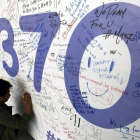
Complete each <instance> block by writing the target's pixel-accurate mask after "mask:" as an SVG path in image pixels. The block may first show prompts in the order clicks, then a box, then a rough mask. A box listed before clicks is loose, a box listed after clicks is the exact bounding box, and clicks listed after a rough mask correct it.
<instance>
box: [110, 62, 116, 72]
mask: <svg viewBox="0 0 140 140" xmlns="http://www.w3.org/2000/svg"><path fill="white" fill-rule="evenodd" d="M114 66H115V61H113V60H112V62H111V64H110V69H109V73H111V72H112V71H113V69H114Z"/></svg>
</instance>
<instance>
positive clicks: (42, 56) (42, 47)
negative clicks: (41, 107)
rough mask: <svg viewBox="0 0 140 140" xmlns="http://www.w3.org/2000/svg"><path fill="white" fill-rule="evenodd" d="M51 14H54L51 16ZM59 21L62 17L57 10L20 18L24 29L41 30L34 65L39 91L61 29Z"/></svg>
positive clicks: (25, 30)
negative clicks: (53, 44)
mask: <svg viewBox="0 0 140 140" xmlns="http://www.w3.org/2000/svg"><path fill="white" fill-rule="evenodd" d="M50 14H51V15H53V16H51V17H50ZM29 23H32V27H30V26H29V25H30V24H29ZM59 23H60V18H59V16H58V14H57V13H55V12H51V13H44V14H37V15H28V16H22V17H21V18H20V22H19V24H20V28H21V30H22V31H24V32H41V38H40V41H39V43H38V48H37V52H36V57H35V65H34V87H35V89H36V90H37V91H38V92H40V90H41V80H42V74H43V69H44V64H45V60H46V57H47V54H48V51H49V48H50V45H51V43H52V40H53V38H54V36H55V35H56V33H57V31H58V29H59V26H60V24H59ZM25 27H26V28H25Z"/></svg>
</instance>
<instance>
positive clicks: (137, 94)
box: [132, 91, 140, 97]
mask: <svg viewBox="0 0 140 140" xmlns="http://www.w3.org/2000/svg"><path fill="white" fill-rule="evenodd" d="M132 95H133V96H134V97H140V91H134V92H133V93H132Z"/></svg>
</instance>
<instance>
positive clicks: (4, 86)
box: [0, 79, 12, 97]
mask: <svg viewBox="0 0 140 140" xmlns="http://www.w3.org/2000/svg"><path fill="white" fill-rule="evenodd" d="M11 87H12V85H11V84H10V83H9V82H8V81H5V80H3V79H0V96H2V97H4V96H5V94H6V93H7V90H8V89H10V88H11Z"/></svg>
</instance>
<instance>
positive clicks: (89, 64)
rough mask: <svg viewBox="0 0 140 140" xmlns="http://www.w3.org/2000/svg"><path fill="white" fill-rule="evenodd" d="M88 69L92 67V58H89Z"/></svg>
mask: <svg viewBox="0 0 140 140" xmlns="http://www.w3.org/2000/svg"><path fill="white" fill-rule="evenodd" d="M88 67H89V68H90V67H91V57H89V58H88Z"/></svg>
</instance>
